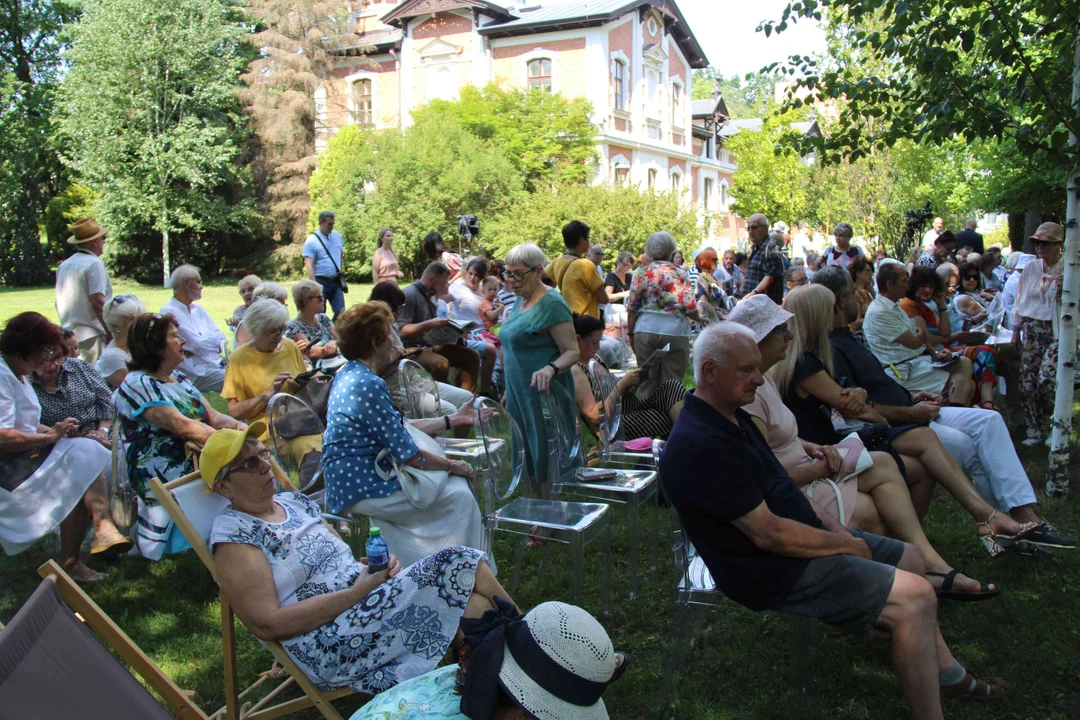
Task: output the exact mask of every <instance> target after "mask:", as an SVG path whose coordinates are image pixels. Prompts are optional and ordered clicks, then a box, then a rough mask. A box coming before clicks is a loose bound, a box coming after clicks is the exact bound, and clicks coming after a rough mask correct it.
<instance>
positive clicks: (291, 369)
mask: <svg viewBox="0 0 1080 720" xmlns="http://www.w3.org/2000/svg"><path fill="white" fill-rule="evenodd" d="M283 372H287V373H291V374H292V375H294V376H295V375H299V374H300V373H303V372H307V364H306V363H305V362H304V356H303V354H301V352H300V348H298V347H296V343H294V342H293V341H292V340H289V339H288V338H284V339H282V341H281V347H280V348H278V349H277V350H275V351H274V352H268V353H267V352H259V351H258V350H256V349H255V348H254V347H252V346H251V345H241V346H240V347H238V348H237V349H236V350H235V351H234V352H233V354H232V355H230V356H229V366H228V368H227V369H226V370H225V385H224V386H223V387H222V388H221V396H222V397H223V398H225V399H226V400H238V401H240V402H243V401H244V400H249V399H251V398H253V397H255V396H256V395H259V394H260V393H263V392H266V391H267V390H268V389H269V388H270V386H271V385H272V384H273V383H274V378H276V377H277V375H278V373H283ZM285 387H286V388H287V387H288V385H286V386H285ZM294 387H295V386H294ZM283 389H284V388H283ZM265 411H266V409H265V408H260V409H259V410H258V411H256V412H254V413H252V414H251V415H250V416H248V417H242V418H237V420H243V421H244V422H246V423H250V422H252V421H253V420H258V419H261V418H262V416H263V413H264V412H265Z"/></svg>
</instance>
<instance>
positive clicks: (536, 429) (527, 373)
mask: <svg viewBox="0 0 1080 720" xmlns="http://www.w3.org/2000/svg"><path fill="white" fill-rule="evenodd" d="M521 303H522V300H521V298H518V300H517V302H516V303H514V309H513V310H511V311H510V316H509V317H507V318H506V322H504V323H503V326H502V328H501V329H500V330H499V342H501V343H502V349H503V367H504V368H505V369H506V409H507V410H509V411H510V414H511V415H512V416H513V417H514V420H516V421H517V423H518V426H519V427H520V428H521V434H522V436H523V437H524V439H525V464H526V467H527V468H529V470H530V471H531V473H532V477H533V479H534V480H535V481H536V482H541V483H544V482H547V481H548V434H547V428H546V426H545V424H544V413H543V409H542V408H541V407H540V393H538V392H537V391H536V390H535V389H534V388H531V387H529V383H531V382H532V376H533V373H535V372H536V371H537V370H540V369H541V368H543V367H544V366H545V365H547V364H548V363H549V362H554V361H555V359H556V358H558V357H559V355H561V354H562V353H560V352H559V346H558V345H556V344H555V338H553V337H552V336H551V333H550V332H544V331H545V330H550V328H551V327H552V326H554V325H557V324H559V323H561V322H572V321H573V319H574V318H573V315H572V314H571V313H570V306H569V305H567V304H566V301H565V300H563V297H562V295H560V294H559V293H557V292H555V291H554V290H549V291H548V292H547V293H546V294H545V295H544V297H542V298H540V301H539V302H537V303H536V304H535V305H533V306H532V307H531V308H529V309H528V310H526V311H524V312H522V311H521ZM551 382H552V385H558V386H560V389H561V391H560V392H556V393H554V394H553V397H554V399H555V400H556V406H557V409H556V411H557V412H560V413H562V414H565V415H566V423H565V424H564V427H569V426H570V425H572V424H573V423H574V417H575V416H574V412H575V408H574V407H573V399H574V379H573V375H572V374H571V373H570V372H569V371H567V372H564V373H561V374H559V375H556V376H555V377H554V378H552V381H551Z"/></svg>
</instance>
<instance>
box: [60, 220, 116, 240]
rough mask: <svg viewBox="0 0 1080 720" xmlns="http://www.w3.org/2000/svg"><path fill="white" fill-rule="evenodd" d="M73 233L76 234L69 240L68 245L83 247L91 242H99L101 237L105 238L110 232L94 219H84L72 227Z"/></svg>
mask: <svg viewBox="0 0 1080 720" xmlns="http://www.w3.org/2000/svg"><path fill="white" fill-rule="evenodd" d="M71 232H72V233H74V234H73V235H72V236H71V237H69V238H68V239H67V241H68V244H70V245H82V244H83V243H88V242H90V241H91V240H97V239H98V238H99V237H105V234H106V233H108V230H106V229H105V228H103V227H101V226H100V225H98V223H97V220H95V219H94V218H83V219H82V220H79V221H77V222H76V223H75V224H74V225H72V226H71Z"/></svg>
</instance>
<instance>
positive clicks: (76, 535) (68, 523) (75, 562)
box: [59, 503, 104, 582]
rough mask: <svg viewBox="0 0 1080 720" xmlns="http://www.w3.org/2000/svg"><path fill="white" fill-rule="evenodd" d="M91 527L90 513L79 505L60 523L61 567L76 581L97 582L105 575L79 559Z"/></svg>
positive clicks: (82, 505) (83, 506)
mask: <svg viewBox="0 0 1080 720" xmlns="http://www.w3.org/2000/svg"><path fill="white" fill-rule="evenodd" d="M88 527H90V511H89V510H87V509H86V506H85V505H84V504H82V503H79V504H78V505H76V506H75V509H74V510H72V511H71V512H70V513H69V514H68V516H67V517H66V518H64V519H63V521H62V522H61V523H60V558H59V559H60V566H61V567H62V568H64V570H65V571H66V572H67V573H68V575H71V577H72V578H74V579H75V580H79V581H81V582H97V581H98V580H101V579H102V578H103V577H104V575H102V574H101V573H98V572H94V571H93V570H91V569H90V568H88V567H86V565H83V562H82V559H81V558H80V557H79V555H80V550H81V549H82V541H83V537H85V535H86V529H87V528H88Z"/></svg>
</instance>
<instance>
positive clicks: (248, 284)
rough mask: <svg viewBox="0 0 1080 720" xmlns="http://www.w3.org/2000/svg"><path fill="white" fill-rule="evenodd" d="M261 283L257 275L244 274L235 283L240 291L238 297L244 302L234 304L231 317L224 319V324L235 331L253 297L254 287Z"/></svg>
mask: <svg viewBox="0 0 1080 720" xmlns="http://www.w3.org/2000/svg"><path fill="white" fill-rule="evenodd" d="M260 285H262V280H261V279H260V278H259V276H258V275H245V276H244V277H242V278H240V282H238V283H236V289H237V290H239V291H240V299H241V300H243V301H244V302H243V303H241V304H240V305H237V306H236V309H235V310H233V314H232V317H230V318H228V319H226V320H225V324H226V325H228V326H229V327H231V328H232V329H233V332H234V333H235V332H236V329H237V328H238V327H240V323H241V321H243V319H244V313H245V312H246V311H247V309H248V308H249V307H251V303H252V301H253V300H254V299H255V288H257V287H259V286H260Z"/></svg>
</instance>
